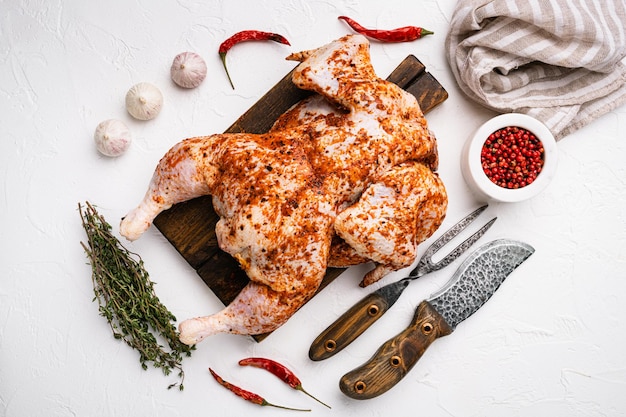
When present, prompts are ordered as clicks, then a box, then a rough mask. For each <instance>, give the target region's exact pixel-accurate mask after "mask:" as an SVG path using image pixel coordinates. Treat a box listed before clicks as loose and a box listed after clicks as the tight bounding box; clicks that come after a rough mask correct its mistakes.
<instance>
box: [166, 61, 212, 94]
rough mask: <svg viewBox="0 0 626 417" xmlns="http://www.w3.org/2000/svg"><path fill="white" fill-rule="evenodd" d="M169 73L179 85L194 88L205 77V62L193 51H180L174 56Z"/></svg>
mask: <svg viewBox="0 0 626 417" xmlns="http://www.w3.org/2000/svg"><path fill="white" fill-rule="evenodd" d="M170 75H171V77H172V81H174V82H175V83H176V84H178V85H179V86H181V87H183V88H196V87H197V86H199V85H200V84H201V83H202V81H204V78H205V77H206V63H205V62H204V59H202V57H201V56H200V55H198V54H196V53H195V52H182V53H180V54H178V55H176V57H175V58H174V61H173V62H172V67H171V68H170Z"/></svg>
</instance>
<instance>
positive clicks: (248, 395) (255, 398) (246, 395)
mask: <svg viewBox="0 0 626 417" xmlns="http://www.w3.org/2000/svg"><path fill="white" fill-rule="evenodd" d="M209 372H211V375H213V378H215V380H216V381H217V382H219V384H220V385H221V386H223V387H226V388H228V389H229V390H230V391H231V392H233V393H234V394H236V395H238V396H239V397H241V398H243V399H244V400H246V401H250V402H251V403H254V404H258V405H260V406H270V407H276V408H283V409H285V410H294V411H311V410H304V409H301V408H290V407H284V406H282V405H276V404H272V403H269V402H267V400H266V399H265V398H263V397H261V396H260V395H258V394H255V393H253V392H250V391H246V390H245V389H242V388H239V387H238V386H236V385H233V384H231V383H230V382H228V381H224V380H223V379H222V377H221V376H219V375H218V374H216V373H215V371H213V369H211V368H209Z"/></svg>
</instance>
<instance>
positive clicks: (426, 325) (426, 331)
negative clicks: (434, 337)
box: [422, 322, 435, 335]
mask: <svg viewBox="0 0 626 417" xmlns="http://www.w3.org/2000/svg"><path fill="white" fill-rule="evenodd" d="M434 329H435V328H434V326H433V325H432V324H430V323H428V322H427V323H424V324H422V333H424V334H425V335H428V334H431V333H432V331H433V330H434Z"/></svg>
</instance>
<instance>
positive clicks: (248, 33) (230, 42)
mask: <svg viewBox="0 0 626 417" xmlns="http://www.w3.org/2000/svg"><path fill="white" fill-rule="evenodd" d="M246 41H274V42H278V43H282V44H284V45H291V44H290V43H289V41H288V40H287V39H286V38H285V37H284V36H282V35H279V34H277V33H271V32H262V31H260V30H242V31H241V32H237V33H235V34H234V35H233V36H231V37H230V38H228V39H226V40H225V41H224V42H222V44H221V45H220V48H219V50H218V52H219V54H220V58H221V59H222V64H223V65H224V70H226V75H227V76H228V81H230V86H231V87H232V88H233V90H234V89H235V86H234V85H233V80H231V78H230V74H229V73H228V68H227V67H226V53H227V52H228V51H229V50H230V48H232V47H233V46H235V45H237V44H238V43H241V42H246Z"/></svg>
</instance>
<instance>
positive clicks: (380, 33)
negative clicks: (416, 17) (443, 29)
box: [339, 16, 434, 42]
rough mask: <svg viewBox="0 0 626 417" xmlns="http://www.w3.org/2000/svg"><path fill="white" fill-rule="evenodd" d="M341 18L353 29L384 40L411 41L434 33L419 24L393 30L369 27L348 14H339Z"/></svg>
mask: <svg viewBox="0 0 626 417" xmlns="http://www.w3.org/2000/svg"><path fill="white" fill-rule="evenodd" d="M339 19H341V20H344V21H345V22H346V23H347V24H348V25H349V26H350V27H351V28H352V29H354V30H355V31H356V32H358V33H360V34H361V35H365V36H367V37H370V38H373V39H376V40H379V41H383V42H409V41H414V40H416V39H419V38H421V37H422V36H426V35H432V34H433V33H434V32H431V31H430V30H426V29H424V28H420V27H417V26H404V27H401V28H397V29H391V30H378V29H367V28H364V27H363V26H361V25H360V24H358V23H357V22H355V21H354V20H352V19H350V18H349V17H347V16H339Z"/></svg>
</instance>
